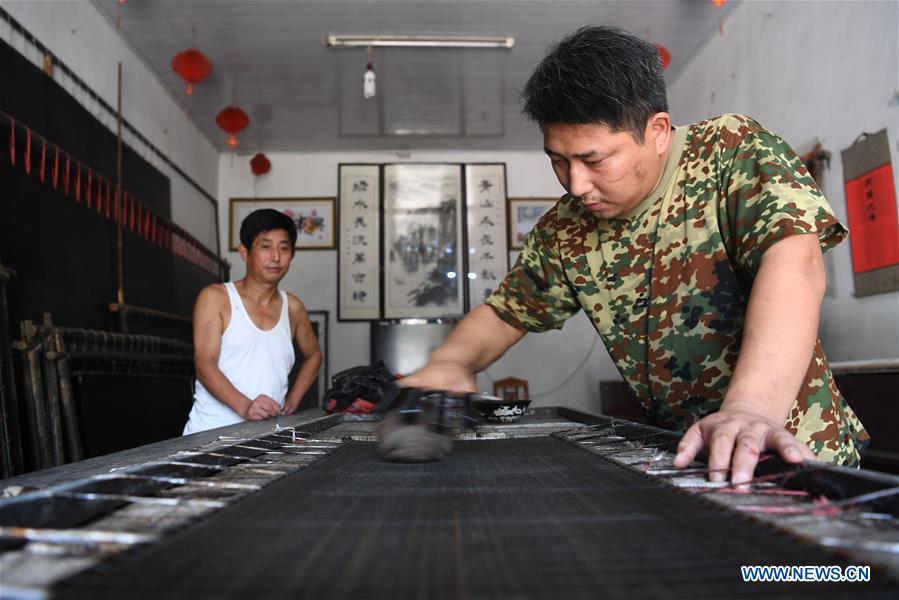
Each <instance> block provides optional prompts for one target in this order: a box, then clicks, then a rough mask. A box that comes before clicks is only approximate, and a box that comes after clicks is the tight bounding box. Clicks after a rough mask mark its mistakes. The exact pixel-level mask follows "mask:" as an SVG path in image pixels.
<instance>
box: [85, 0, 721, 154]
mask: <svg viewBox="0 0 899 600" xmlns="http://www.w3.org/2000/svg"><path fill="white" fill-rule="evenodd" d="M94 4H95V5H96V6H97V7H98V8H99V10H100V11H101V12H102V13H103V14H104V15H105V16H106V17H107V18H108V19H109V20H110V22H112V23H115V21H116V13H117V11H120V33H121V35H122V36H123V37H124V38H125V40H126V41H127V43H128V44H129V45H130V46H131V47H132V48H133V49H134V51H135V52H136V53H137V54H138V55H139V56H140V57H142V59H143V60H144V61H145V62H146V63H147V64H148V65H149V66H150V68H151V69H152V70H153V71H154V72H155V73H156V75H157V77H158V78H159V80H160V81H161V82H162V84H163V85H164V86H166V87H167V88H168V89H169V91H170V92H171V94H172V97H173V98H174V99H175V100H176V102H178V103H180V104H181V106H183V107H184V109H185V111H188V112H189V113H190V114H191V116H192V118H193V119H194V121H195V122H196V124H197V126H198V127H199V128H200V130H201V131H202V132H203V134H204V135H205V136H206V137H207V138H208V139H209V140H210V141H211V142H212V143H213V144H214V145H216V146H217V147H218V148H220V149H221V150H222V151H229V150H230V148H229V147H228V146H227V145H226V143H225V141H226V135H225V134H224V133H223V132H222V131H221V130H219V129H218V127H217V126H216V124H215V116H216V114H217V113H218V112H219V111H220V110H221V109H222V108H224V107H225V106H228V105H231V104H236V105H239V106H240V107H242V108H243V109H244V110H245V111H246V112H247V114H248V115H249V116H250V125H249V127H248V128H247V129H246V130H245V131H244V132H242V133H241V134H240V136H239V137H240V146H239V147H238V149H237V150H238V151H240V152H255V151H257V150H265V151H269V152H272V151H284V152H288V151H289V152H302V151H349V150H382V149H388V150H409V149H415V150H426V149H441V150H458V149H467V150H531V149H533V148H534V147H535V144H538V138H537V131H536V128H535V127H534V126H533V125H532V124H530V123H529V122H527V121H526V120H525V119H524V118H523V117H522V115H521V110H520V103H519V92H520V90H521V88H522V86H523V85H524V82H525V81H526V80H527V78H528V75H529V74H530V71H531V69H532V68H533V67H534V65H536V63H537V62H539V60H540V58H541V57H542V56H543V53H544V52H545V51H546V49H547V48H548V47H549V46H550V45H552V44H553V43H554V42H556V41H558V40H559V39H560V38H561V37H562V36H564V35H565V34H566V33H569V32H571V31H573V30H575V29H577V28H578V27H580V26H582V25H587V24H609V25H616V26H619V27H623V28H625V29H627V30H629V31H632V32H634V33H637V34H638V35H642V36H643V37H645V38H647V39H649V40H650V41H652V42H655V43H657V44H661V45H663V46H665V47H666V48H667V49H668V50H669V51H670V52H671V55H672V60H671V65H670V67H669V69H668V71H667V72H666V77H667V78H668V80H669V81H671V80H673V78H675V77H677V75H678V73H679V72H680V71H681V70H682V69H683V67H684V65H685V64H686V63H687V62H688V61H689V60H690V58H691V57H692V56H693V55H694V54H695V53H696V52H697V51H698V50H699V49H700V48H701V47H702V45H703V43H704V41H705V40H707V39H708V38H709V37H710V36H713V35H718V30H719V25H720V23H721V21H722V19H723V18H724V16H725V14H726V13H727V12H728V11H729V10H731V9H733V7H734V4H736V2H733V1H732V2H728V3H727V4H726V5H725V6H724V7H722V8H718V7H716V6H715V5H714V4H713V3H712V2H711V0H619V1H598V0H594V1H567V0H539V1H537V0H489V1H475V0H325V1H320V0H302V1H291V2H288V1H283V0H282V1H273V0H243V1H238V0H219V1H216V0H176V1H169V0H153V1H149V0H127V2H125V3H124V4H121V5H120V4H119V3H118V2H117V0H94ZM328 34H451V35H510V36H513V37H514V38H515V47H514V48H512V49H511V50H507V49H460V48H452V49H449V48H447V49H445V48H427V49H425V48H375V49H374V68H375V72H376V74H377V89H378V93H377V95H376V96H375V97H374V98H372V99H368V100H366V99H364V98H363V96H362V75H363V72H364V70H365V63H366V53H365V49H363V48H349V49H334V48H328V47H326V46H324V45H323V44H322V37H323V36H325V35H328ZM192 45H194V46H195V47H196V48H197V49H198V50H200V51H201V52H203V53H204V54H206V56H208V57H209V58H210V60H211V61H212V63H213V71H212V75H211V76H210V77H209V78H208V79H207V80H206V81H204V82H202V83H200V84H198V85H196V86H195V89H194V93H193V94H192V95H191V96H187V95H186V94H185V86H184V83H183V82H182V81H181V80H180V78H179V77H178V76H177V75H176V74H175V73H174V71H173V70H172V68H171V60H172V58H173V57H174V56H175V54H177V53H178V52H180V51H181V50H184V49H187V48H190V47H191V46H192ZM126 77H127V74H126Z"/></svg>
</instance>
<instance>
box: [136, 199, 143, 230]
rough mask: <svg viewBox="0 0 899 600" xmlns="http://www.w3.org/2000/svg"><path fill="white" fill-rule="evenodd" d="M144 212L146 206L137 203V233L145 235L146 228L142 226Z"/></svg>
mask: <svg viewBox="0 0 899 600" xmlns="http://www.w3.org/2000/svg"><path fill="white" fill-rule="evenodd" d="M143 214H144V207H143V205H142V204H138V205H137V235H141V236H142V235H144V228H143V226H142V221H143Z"/></svg>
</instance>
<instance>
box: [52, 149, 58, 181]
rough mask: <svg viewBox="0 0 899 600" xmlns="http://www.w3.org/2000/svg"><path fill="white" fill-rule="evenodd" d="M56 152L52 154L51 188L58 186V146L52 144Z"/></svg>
mask: <svg viewBox="0 0 899 600" xmlns="http://www.w3.org/2000/svg"><path fill="white" fill-rule="evenodd" d="M54 148H56V152H55V153H54V155H53V157H54V158H53V189H54V190H55V189H56V188H57V187H59V146H54Z"/></svg>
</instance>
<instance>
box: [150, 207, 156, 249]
mask: <svg viewBox="0 0 899 600" xmlns="http://www.w3.org/2000/svg"><path fill="white" fill-rule="evenodd" d="M151 238H152V240H153V243H154V244H155V243H156V213H153V235H152V236H151Z"/></svg>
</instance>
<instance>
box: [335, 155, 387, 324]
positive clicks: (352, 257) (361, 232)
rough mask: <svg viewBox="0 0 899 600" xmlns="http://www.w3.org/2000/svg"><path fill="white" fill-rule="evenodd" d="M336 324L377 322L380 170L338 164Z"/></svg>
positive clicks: (379, 280)
mask: <svg viewBox="0 0 899 600" xmlns="http://www.w3.org/2000/svg"><path fill="white" fill-rule="evenodd" d="M338 171H339V178H338V180H337V186H338V193H337V197H338V198H339V199H340V250H339V252H338V255H339V256H338V261H337V265H338V267H337V268H338V273H337V297H338V305H337V320H338V321H365V320H370V319H380V318H381V272H380V267H381V167H380V166H379V165H365V164H341V165H339V166H338Z"/></svg>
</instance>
